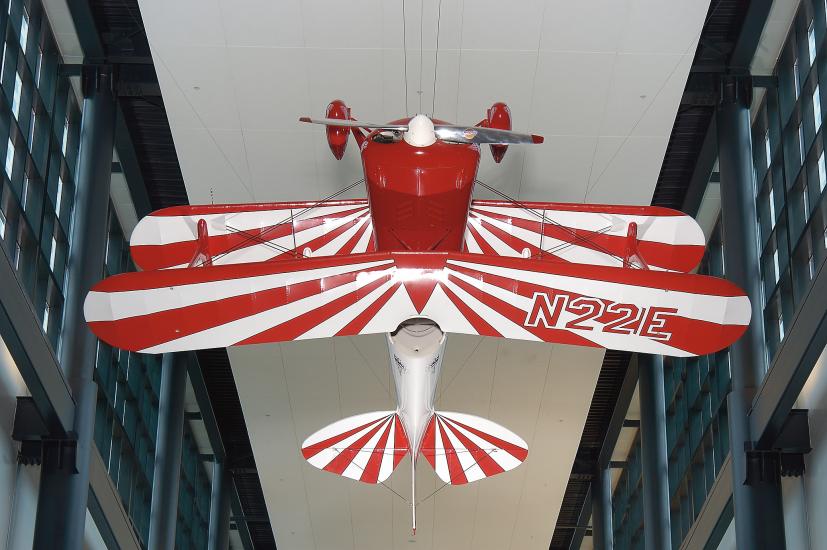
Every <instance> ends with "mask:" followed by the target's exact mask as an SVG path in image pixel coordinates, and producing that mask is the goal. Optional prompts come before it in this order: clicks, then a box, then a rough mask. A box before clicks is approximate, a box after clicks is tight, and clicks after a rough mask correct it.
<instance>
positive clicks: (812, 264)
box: [807, 250, 816, 280]
mask: <svg viewBox="0 0 827 550" xmlns="http://www.w3.org/2000/svg"><path fill="white" fill-rule="evenodd" d="M807 270H808V271H809V272H810V280H812V278H813V277H815V271H816V261H815V255H814V254H813V251H812V250H810V255H809V256H808V257H807Z"/></svg>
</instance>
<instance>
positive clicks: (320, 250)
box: [130, 199, 374, 271]
mask: <svg viewBox="0 0 827 550" xmlns="http://www.w3.org/2000/svg"><path fill="white" fill-rule="evenodd" d="M202 220H203V221H202ZM199 221H202V225H203V226H204V229H205V232H204V233H205V234H204V235H203V236H202V237H201V238H199V232H198V224H199ZM373 250H374V244H373V224H372V223H371V219H370V208H369V207H368V201H367V199H356V200H340V201H326V202H323V203H320V202H318V201H315V202H313V201H311V202H274V203H260V204H215V205H204V206H173V207H170V208H163V209H161V210H156V211H155V212H153V213H151V214H150V215H148V216H145V217H144V218H142V219H141V221H139V222H138V225H136V226H135V229H134V230H133V231H132V236H131V237H130V252H131V254H132V259H133V260H134V262H135V265H137V266H138V267H140V268H141V269H143V270H145V271H148V270H151V269H166V268H171V267H178V268H181V267H187V266H189V265H191V264H192V265H202V264H201V262H196V263H193V259H194V258H197V257H198V255H199V253H201V254H204V255H205V256H206V257H209V258H210V265H227V264H240V263H251V262H263V261H268V260H281V259H296V258H301V257H304V256H308V255H310V256H333V255H336V254H360V253H363V252H372V251H373Z"/></svg>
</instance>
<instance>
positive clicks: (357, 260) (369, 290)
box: [84, 252, 751, 356]
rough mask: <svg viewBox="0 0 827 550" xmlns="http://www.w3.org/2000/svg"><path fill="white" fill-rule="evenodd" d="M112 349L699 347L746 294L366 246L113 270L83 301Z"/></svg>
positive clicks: (630, 275)
mask: <svg viewBox="0 0 827 550" xmlns="http://www.w3.org/2000/svg"><path fill="white" fill-rule="evenodd" d="M84 313H85V315H86V320H87V322H88V323H89V326H90V328H91V329H92V331H93V332H94V333H95V334H96V335H98V337H100V338H101V339H102V340H104V341H106V342H108V343H110V344H112V345H114V346H117V347H119V348H123V349H128V350H134V351H143V352H148V353H165V352H171V351H183V350H193V349H203V348H215V347H224V346H232V345H244V344H258V343H266V342H283V341H287V340H297V339H306V338H326V337H330V336H346V335H356V334H369V333H383V332H392V331H394V330H396V329H397V328H398V326H399V324H400V323H401V322H402V321H405V320H407V319H411V318H415V317H425V318H428V319H432V320H433V321H435V322H436V323H437V324H439V326H440V328H441V329H442V330H443V331H445V332H457V333H464V334H480V335H484V336H500V337H504V338H512V339H521V340H536V341H545V342H557V343H564V344H575V345H584V346H602V347H607V348H612V349H619V350H628V351H640V352H645V353H657V354H663V355H676V356H687V355H702V354H707V353H712V352H714V351H717V350H720V349H722V348H724V347H726V346H728V345H729V344H731V343H732V342H733V341H735V340H736V339H737V338H738V337H740V336H741V334H742V333H743V332H744V331H745V330H746V327H747V325H748V324H749V319H750V313H751V310H750V303H749V299H748V298H747V297H746V296H745V295H744V293H743V291H741V290H740V289H739V288H738V287H736V286H735V285H733V284H732V283H730V282H728V281H726V280H723V279H716V278H713V277H707V276H702V275H689V274H682V273H668V272H660V271H649V270H639V269H628V268H614V267H601V266H590V265H582V264H570V263H564V262H549V261H540V260H529V259H524V258H508V257H490V256H480V255H473V254H460V253H454V254H451V253H404V252H402V253H400V252H393V253H376V254H360V255H355V256H331V257H327V258H310V259H305V260H286V261H283V262H264V263H256V264H241V265H231V266H214V267H200V268H191V269H170V270H161V271H145V272H137V273H124V274H121V275H115V276H113V277H109V278H108V279H105V280H103V281H101V282H100V283H98V284H97V285H95V286H94V287H93V288H92V291H91V292H90V293H89V294H88V296H87V298H86V302H85V304H84Z"/></svg>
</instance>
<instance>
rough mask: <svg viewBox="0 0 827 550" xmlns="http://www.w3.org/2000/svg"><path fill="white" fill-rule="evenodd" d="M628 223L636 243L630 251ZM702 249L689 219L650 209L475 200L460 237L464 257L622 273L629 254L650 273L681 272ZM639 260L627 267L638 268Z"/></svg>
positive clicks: (700, 237) (701, 240)
mask: <svg viewBox="0 0 827 550" xmlns="http://www.w3.org/2000/svg"><path fill="white" fill-rule="evenodd" d="M631 223H634V224H636V226H637V239H636V242H634V243H632V247H633V248H632V250H631V251H630V250H629V245H630V242H631V241H630V239H629V237H628V231H629V225H630V224H631ZM705 245H706V239H705V238H704V234H703V231H702V230H701V228H700V226H698V224H697V223H696V222H695V220H694V219H693V218H692V217H691V216H687V215H686V214H684V213H683V212H678V211H677V210H671V209H669V208H660V207H656V206H613V205H601V204H566V203H543V202H529V203H523V205H522V206H516V205H515V204H514V203H510V202H505V201H481V200H475V201H472V202H471V210H470V211H469V214H468V223H467V225H466V231H465V251H466V252H470V253H472V254H488V255H492V256H514V257H518V256H525V255H526V253H525V251H526V250H527V251H528V254H527V255H528V256H530V257H535V258H536V257H549V258H550V259H552V258H553V259H558V260H563V261H567V262H575V263H580V264H592V265H604V266H614V267H623V261H624V258H625V257H626V256H627V255H629V253H630V252H632V253H633V254H634V253H637V254H638V255H639V257H640V258H642V259H643V260H644V262H645V263H646V264H647V265H648V267H649V268H651V269H655V270H667V271H683V272H689V271H691V270H692V269H694V268H695V266H696V265H698V262H699V261H700V260H701V258H702V257H703V254H704V248H705ZM635 247H636V248H635ZM640 258H638V259H637V260H636V259H634V258H633V259H632V264H633V265H635V264H637V265H639V266H640V264H641V262H640V261H639V259H640ZM641 267H642V266H641Z"/></svg>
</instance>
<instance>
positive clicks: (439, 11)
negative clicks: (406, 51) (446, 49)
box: [431, 0, 442, 118]
mask: <svg viewBox="0 0 827 550" xmlns="http://www.w3.org/2000/svg"><path fill="white" fill-rule="evenodd" d="M441 22H442V0H439V8H438V9H437V16H436V51H435V52H434V95H433V96H432V97H431V118H433V117H434V113H436V75H437V67H438V66H439V29H440V23H441Z"/></svg>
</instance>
